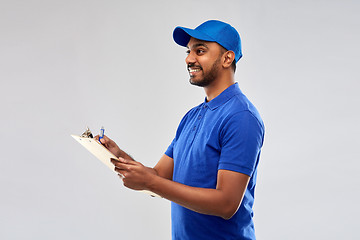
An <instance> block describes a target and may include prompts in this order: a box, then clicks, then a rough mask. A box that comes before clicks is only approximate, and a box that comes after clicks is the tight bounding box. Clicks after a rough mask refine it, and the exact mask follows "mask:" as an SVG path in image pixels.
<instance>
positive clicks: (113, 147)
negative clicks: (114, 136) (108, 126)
mask: <svg viewBox="0 0 360 240" xmlns="http://www.w3.org/2000/svg"><path fill="white" fill-rule="evenodd" d="M94 138H95V139H96V140H98V141H99V135H96V136H95V137H94ZM100 142H101V144H102V145H104V147H106V148H107V149H108V150H109V151H110V152H111V153H112V154H114V155H115V156H117V157H120V156H121V152H122V151H121V149H120V148H119V146H118V145H117V144H116V143H115V142H114V141H113V140H111V139H110V138H108V137H107V136H106V135H104V137H103V138H101V139H100Z"/></svg>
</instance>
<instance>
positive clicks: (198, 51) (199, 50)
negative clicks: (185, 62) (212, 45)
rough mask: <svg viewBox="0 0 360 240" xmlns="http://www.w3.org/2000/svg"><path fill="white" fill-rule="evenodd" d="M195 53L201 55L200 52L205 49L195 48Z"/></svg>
mask: <svg viewBox="0 0 360 240" xmlns="http://www.w3.org/2000/svg"><path fill="white" fill-rule="evenodd" d="M196 53H197V54H198V55H201V54H203V53H205V51H204V49H197V50H196Z"/></svg>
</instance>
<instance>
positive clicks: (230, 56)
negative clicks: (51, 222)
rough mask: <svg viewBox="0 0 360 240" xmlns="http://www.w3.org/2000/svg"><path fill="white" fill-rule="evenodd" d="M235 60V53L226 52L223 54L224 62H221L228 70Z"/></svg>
mask: <svg viewBox="0 0 360 240" xmlns="http://www.w3.org/2000/svg"><path fill="white" fill-rule="evenodd" d="M234 59H235V53H234V52H233V51H227V52H225V53H224V61H223V67H224V68H229V67H231V65H232V63H233V61H234Z"/></svg>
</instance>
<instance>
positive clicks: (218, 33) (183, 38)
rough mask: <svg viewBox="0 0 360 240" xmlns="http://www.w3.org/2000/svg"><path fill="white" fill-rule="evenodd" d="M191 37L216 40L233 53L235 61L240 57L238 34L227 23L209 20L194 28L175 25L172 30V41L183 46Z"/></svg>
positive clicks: (210, 40)
mask: <svg viewBox="0 0 360 240" xmlns="http://www.w3.org/2000/svg"><path fill="white" fill-rule="evenodd" d="M191 37H193V38H196V39H199V40H203V41H209V42H217V43H218V44H220V45H221V46H223V47H224V48H225V49H226V50H228V51H233V52H234V53H235V60H236V62H237V61H239V59H240V58H241V57H242V53H241V39H240V35H239V33H238V32H237V31H236V29H235V28H234V27H232V26H231V25H230V24H228V23H224V22H221V21H218V20H209V21H206V22H204V23H202V24H201V25H199V26H198V27H197V28H195V29H190V28H185V27H176V28H175V30H174V32H173V38H174V41H175V42H176V43H177V44H179V45H180V46H183V47H186V46H187V44H188V43H189V41H190V38H191Z"/></svg>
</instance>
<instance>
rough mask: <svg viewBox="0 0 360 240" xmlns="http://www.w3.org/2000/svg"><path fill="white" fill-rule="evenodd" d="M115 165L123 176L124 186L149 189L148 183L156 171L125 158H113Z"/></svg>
mask: <svg viewBox="0 0 360 240" xmlns="http://www.w3.org/2000/svg"><path fill="white" fill-rule="evenodd" d="M111 162H112V163H113V164H114V166H115V171H116V172H118V175H119V177H120V178H122V180H123V183H124V186H125V187H128V188H131V189H134V190H148V184H149V183H150V182H151V178H152V177H154V176H155V173H154V172H152V171H149V170H148V168H147V167H145V166H144V165H142V164H141V163H139V162H136V161H134V160H126V159H124V158H118V159H113V158H112V159H111Z"/></svg>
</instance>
